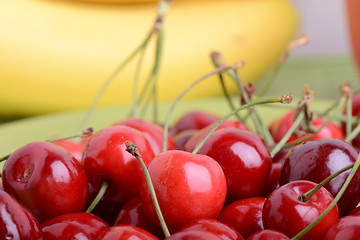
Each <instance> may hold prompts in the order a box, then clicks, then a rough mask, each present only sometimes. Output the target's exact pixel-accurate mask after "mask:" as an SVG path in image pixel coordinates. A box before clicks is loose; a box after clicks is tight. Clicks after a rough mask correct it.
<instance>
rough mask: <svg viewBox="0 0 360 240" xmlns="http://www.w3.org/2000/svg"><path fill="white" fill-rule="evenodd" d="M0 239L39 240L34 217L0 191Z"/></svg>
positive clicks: (39, 235) (39, 236) (38, 227)
mask: <svg viewBox="0 0 360 240" xmlns="http://www.w3.org/2000/svg"><path fill="white" fill-rule="evenodd" d="M0 209H1V212H0V239H1V240H5V239H21V240H37V239H39V240H41V239H43V238H42V233H41V228H40V225H39V223H38V221H37V220H36V218H35V216H34V215H33V214H32V213H31V212H30V211H29V210H28V209H26V208H25V207H24V206H23V205H21V204H20V203H19V202H18V201H17V200H16V199H15V198H14V197H12V196H11V195H10V194H8V193H6V192H4V191H1V190H0Z"/></svg>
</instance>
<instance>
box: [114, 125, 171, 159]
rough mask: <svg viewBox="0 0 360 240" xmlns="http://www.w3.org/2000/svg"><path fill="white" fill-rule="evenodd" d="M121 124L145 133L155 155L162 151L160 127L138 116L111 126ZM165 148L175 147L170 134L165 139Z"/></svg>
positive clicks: (161, 131) (161, 130)
mask: <svg viewBox="0 0 360 240" xmlns="http://www.w3.org/2000/svg"><path fill="white" fill-rule="evenodd" d="M121 125H123V126H128V127H132V128H135V129H136V130H139V131H140V132H142V133H143V134H144V135H145V137H146V139H147V140H148V141H149V143H150V145H151V148H152V149H153V152H154V154H155V155H157V154H159V153H160V152H162V145H163V129H162V127H160V126H158V125H156V124H154V123H151V122H148V121H145V120H142V119H138V118H128V119H124V120H121V121H118V122H116V123H114V124H113V126H121ZM167 149H168V150H175V149H176V145H175V142H174V140H173V139H172V138H171V137H170V136H168V140H167Z"/></svg>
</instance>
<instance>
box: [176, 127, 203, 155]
mask: <svg viewBox="0 0 360 240" xmlns="http://www.w3.org/2000/svg"><path fill="white" fill-rule="evenodd" d="M197 132H198V130H196V129H189V130H184V131H181V132H179V133H178V134H176V135H175V136H174V141H175V145H176V149H177V150H185V144H186V143H187V141H189V139H190V138H191V137H192V136H194V134H195V133H197Z"/></svg>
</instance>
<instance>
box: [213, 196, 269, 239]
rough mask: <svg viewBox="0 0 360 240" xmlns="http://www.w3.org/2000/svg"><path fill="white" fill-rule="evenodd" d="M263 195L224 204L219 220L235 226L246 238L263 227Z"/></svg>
mask: <svg viewBox="0 0 360 240" xmlns="http://www.w3.org/2000/svg"><path fill="white" fill-rule="evenodd" d="M264 202H265V198H263V197H252V198H246V199H241V200H238V201H235V202H232V203H230V204H229V205H227V206H225V207H224V209H223V210H222V212H221V213H220V216H219V218H218V219H219V221H220V222H223V223H225V224H227V225H229V226H231V227H233V228H235V229H236V230H237V231H238V232H239V233H240V234H241V236H243V237H244V238H248V237H249V236H250V235H251V234H253V233H254V232H257V231H259V230H262V229H264V226H263V221H262V210H263V205H264Z"/></svg>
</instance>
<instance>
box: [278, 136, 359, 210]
mask: <svg viewBox="0 0 360 240" xmlns="http://www.w3.org/2000/svg"><path fill="white" fill-rule="evenodd" d="M358 155H359V152H358V151H357V150H356V149H355V148H354V147H353V146H351V145H350V144H348V143H346V142H345V141H342V140H339V139H321V140H313V141H308V142H305V143H303V144H301V145H299V146H298V147H296V148H294V149H293V150H292V151H291V152H290V153H289V154H288V156H287V158H286V159H285V161H284V164H283V167H282V170H281V177H280V184H285V183H288V182H290V181H294V180H300V179H306V180H310V181H313V182H317V183H320V182H321V181H322V180H324V179H325V178H326V177H328V176H330V175H331V174H333V173H335V172H337V171H338V170H340V169H342V168H344V167H346V166H349V165H350V164H352V163H354V162H355V161H356V159H357V157H358ZM349 172H350V170H348V171H346V172H344V173H342V174H340V175H339V176H337V177H335V178H334V179H332V180H331V181H330V182H329V183H328V184H326V185H325V186H324V187H325V188H326V189H327V190H328V191H329V192H330V193H331V194H332V195H333V196H335V195H336V194H337V193H338V192H339V190H340V188H341V186H342V185H343V183H344V182H345V180H346V178H347V176H348V175H349ZM359 181H360V171H359V170H358V171H357V172H356V174H355V176H354V178H353V180H352V181H351V182H350V185H349V186H348V187H347V189H346V191H345V193H344V195H343V196H342V197H341V199H340V201H339V202H338V207H339V212H340V216H345V215H347V214H348V213H349V212H350V211H351V210H352V209H353V208H355V207H356V205H357V204H358V202H359V201H360V184H359Z"/></svg>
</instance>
